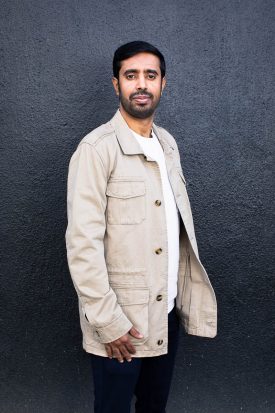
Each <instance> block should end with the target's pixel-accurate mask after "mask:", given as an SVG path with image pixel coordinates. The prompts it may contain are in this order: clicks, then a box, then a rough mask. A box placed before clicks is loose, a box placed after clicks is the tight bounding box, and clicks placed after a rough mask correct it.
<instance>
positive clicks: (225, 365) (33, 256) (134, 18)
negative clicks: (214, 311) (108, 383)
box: [0, 0, 275, 413]
mask: <svg viewBox="0 0 275 413" xmlns="http://www.w3.org/2000/svg"><path fill="white" fill-rule="evenodd" d="M272 3H273V2H272V1H271V0H270V1H269V0H266V1H265V0H252V1H245V0H243V1H237V0H233V1H227V0H220V1H219V0H193V1H192V0H189V1H188V0H186V1H183V0H182V1H181V0H172V1H169V2H168V1H163V0H159V1H156V0H152V1H150V2H144V1H139V2H136V1H135V2H134V1H132V2H131V1H124V0H121V1H111V0H103V1H100V2H99V1H98V2H97V1H91V0H90V1H88V0H81V1H77V0H67V1H61V0H56V1H50V0H29V1H24V0H21V1H20V0H18V1H16V0H11V1H7V2H4V1H2V2H1V7H0V10H1V11H0V13H1V39H2V41H1V48H0V53H1V72H2V74H1V82H0V99H1V165H0V168H1V169H0V172H1V186H2V187H1V189H2V192H1V201H2V202H1V215H0V220H1V234H2V236H1V239H2V241H1V245H2V247H1V262H2V263H1V273H2V279H1V316H0V317H1V341H0V343H1V344H0V345H1V377H0V383H1V386H2V391H1V398H0V411H1V413H88V412H92V391H91V390H92V384H91V370H90V364H89V357H88V356H87V355H86V354H85V353H84V352H83V351H82V349H81V335H80V329H79V323H78V313H77V302H76V295H75V292H74V289H73V286H72V283H71V280H70V276H69V273H68V269H67V264H66V255H65V244H64V232H65V227H66V175H67V167H68V162H69V158H70V156H71V154H72V152H73V151H74V149H75V148H76V146H77V144H78V142H79V140H80V139H81V138H82V137H83V136H84V135H85V134H86V133H87V132H88V131H90V130H91V129H93V128H95V127H96V126H98V125H99V124H101V123H102V122H105V121H107V120H108V119H109V118H110V117H111V116H112V114H113V113H114V111H115V109H116V107H117V101H116V98H115V95H114V93H113V90H112V86H111V82H110V78H111V60H112V55H113V51H114V50H115V48H116V47H118V46H119V45H121V44H122V43H125V42H127V41H130V40H135V39H144V40H147V41H149V42H152V43H153V44H155V45H156V46H158V47H159V48H160V49H161V50H162V51H163V53H164V55H165V56H166V59H167V66H168V86H167V90H166V93H165V94H164V96H163V101H162V103H161V105H160V108H159V111H158V116H157V120H158V123H159V124H161V125H163V126H164V127H166V128H168V129H169V130H170V131H171V132H172V133H173V134H174V136H175V138H176V140H177V142H178V145H179V148H180V152H181V155H182V162H183V167H184V170H185V175H186V178H187V181H188V188H189V194H190V198H191V201H192V205H193V212H194V220H195V225H196V230H197V237H198V243H199V247H200V251H201V257H202V260H203V262H204V264H205V266H206V268H207V270H208V272H209V275H210V277H211V280H212V283H213V286H214V288H215V290H216V293H217V299H218V304H219V333H218V336H217V338H216V339H214V340H211V339H203V338H198V337H190V336H186V335H184V334H182V337H181V343H180V350H179V353H178V358H177V366H176V372H175V376H174V381H173V388H172V391H171V397H170V402H169V409H168V412H169V413H179V412H181V413H182V412H186V413H187V412H188V413H205V412H206V413H235V412H248V413H268V412H272V411H275V410H274V409H275V400H274V398H275V391H274V390H275V389H274V387H273V389H272V382H273V383H274V343H273V348H272V324H271V313H272V305H273V309H274V301H272V293H274V284H273V286H272V278H271V276H272V269H273V268H274V246H273V247H272V241H273V239H272V235H274V232H273V233H272V227H273V220H272V195H273V194H272V184H271V151H272V149H273V147H274V146H273V142H272V140H271V139H272V129H273V130H274V128H273V126H274V123H273V119H272V106H271V103H272V102H271V80H272V79H271V76H272V65H271V58H272V56H271V51H272V49H271V46H272V37H271V33H272V26H273V24H274V17H275V16H274V9H273V8H272ZM273 71H274V67H273ZM273 188H274V186H273ZM273 283H274V281H273ZM273 300H274V297H273ZM273 327H274V326H273Z"/></svg>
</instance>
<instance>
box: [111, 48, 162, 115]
mask: <svg viewBox="0 0 275 413" xmlns="http://www.w3.org/2000/svg"><path fill="white" fill-rule="evenodd" d="M165 83H166V80H165V78H163V79H161V71H160V61H159V58H158V57H157V56H155V55H153V54H151V53H138V54H136V55H135V56H133V57H130V58H129V59H126V60H123V61H122V62H121V68H120V71H119V79H116V78H113V85H114V88H115V91H116V93H117V95H118V96H119V99H120V104H121V106H122V107H123V109H124V110H125V112H127V113H128V114H129V115H130V116H132V117H134V118H138V119H147V118H150V117H151V116H152V115H153V114H154V112H155V110H156V107H157V106H158V103H159V100H160V97H161V93H162V90H163V88H164V86H165Z"/></svg>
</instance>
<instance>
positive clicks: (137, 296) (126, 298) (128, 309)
mask: <svg viewBox="0 0 275 413" xmlns="http://www.w3.org/2000/svg"><path fill="white" fill-rule="evenodd" d="M113 288H114V287H113ZM114 291H115V293H116V296H117V301H118V304H119V305H120V306H121V308H122V311H123V312H124V314H125V315H126V317H127V318H128V319H129V320H130V321H131V323H132V324H133V326H134V327H135V328H136V329H137V330H138V331H139V332H140V333H141V334H142V335H143V338H141V339H138V338H134V337H131V341H132V343H133V344H134V345H135V346H138V345H141V344H144V343H145V342H146V341H147V339H148V336H149V320H148V305H149V290H148V289H147V288H146V289H145V288H143V289H134V288H131V289H130V288H125V287H116V288H114Z"/></svg>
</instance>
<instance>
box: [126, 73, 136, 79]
mask: <svg viewBox="0 0 275 413" xmlns="http://www.w3.org/2000/svg"><path fill="white" fill-rule="evenodd" d="M126 77H127V79H129V80H132V79H134V78H135V75H134V74H131V75H127V76H126Z"/></svg>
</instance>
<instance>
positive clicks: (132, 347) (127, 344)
mask: <svg viewBox="0 0 275 413" xmlns="http://www.w3.org/2000/svg"><path fill="white" fill-rule="evenodd" d="M125 347H126V349H127V351H129V353H131V354H135V352H136V349H135V347H134V346H133V344H132V343H131V341H130V340H129V341H128V342H127V343H125Z"/></svg>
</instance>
